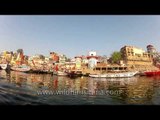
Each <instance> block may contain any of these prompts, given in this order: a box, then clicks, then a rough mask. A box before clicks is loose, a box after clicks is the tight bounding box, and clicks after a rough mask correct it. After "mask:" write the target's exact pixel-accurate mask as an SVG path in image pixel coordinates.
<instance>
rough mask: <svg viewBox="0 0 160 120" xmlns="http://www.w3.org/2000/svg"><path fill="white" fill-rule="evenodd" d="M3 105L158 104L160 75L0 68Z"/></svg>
mask: <svg viewBox="0 0 160 120" xmlns="http://www.w3.org/2000/svg"><path fill="white" fill-rule="evenodd" d="M0 104H2V105H159V104H160V77H159V76H155V77H146V76H135V77H132V78H118V79H115V78H114V79H107V78H103V79H102V78H99V79H97V78H89V77H79V78H74V79H70V78H68V77H63V76H54V75H53V76H52V75H50V74H30V73H21V72H15V71H12V72H11V74H10V75H7V74H6V72H5V71H3V70H2V71H0Z"/></svg>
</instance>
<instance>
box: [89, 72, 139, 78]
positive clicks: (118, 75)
mask: <svg viewBox="0 0 160 120" xmlns="http://www.w3.org/2000/svg"><path fill="white" fill-rule="evenodd" d="M136 74H137V72H125V73H107V74H99V75H97V74H95V75H92V74H91V75H89V76H90V77H93V78H127V77H133V76H134V75H136Z"/></svg>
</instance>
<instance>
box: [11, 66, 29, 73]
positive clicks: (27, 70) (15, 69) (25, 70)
mask: <svg viewBox="0 0 160 120" xmlns="http://www.w3.org/2000/svg"><path fill="white" fill-rule="evenodd" d="M11 70H13V71H18V72H29V71H30V70H31V68H30V67H28V66H27V67H25V68H23V67H21V66H18V67H11Z"/></svg>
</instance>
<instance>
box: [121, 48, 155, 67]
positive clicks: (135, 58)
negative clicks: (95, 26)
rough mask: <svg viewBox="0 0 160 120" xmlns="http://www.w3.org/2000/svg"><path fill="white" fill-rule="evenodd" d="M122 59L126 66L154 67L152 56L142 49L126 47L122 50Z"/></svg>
mask: <svg viewBox="0 0 160 120" xmlns="http://www.w3.org/2000/svg"><path fill="white" fill-rule="evenodd" d="M120 52H121V53H122V59H123V61H124V63H125V64H126V65H152V64H153V59H152V56H151V55H150V54H149V53H148V52H145V51H144V50H143V49H141V48H137V47H134V46H124V47H122V48H121V49H120Z"/></svg>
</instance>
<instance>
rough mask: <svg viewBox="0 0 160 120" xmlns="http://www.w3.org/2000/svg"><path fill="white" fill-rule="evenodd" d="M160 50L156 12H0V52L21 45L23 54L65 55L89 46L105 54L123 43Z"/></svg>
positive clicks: (82, 52) (82, 51)
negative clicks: (51, 53) (53, 13)
mask: <svg viewBox="0 0 160 120" xmlns="http://www.w3.org/2000/svg"><path fill="white" fill-rule="evenodd" d="M148 44H152V45H154V46H155V47H156V49H157V50H158V51H160V47H159V46H160V16H158V15H157V16H154V15H148V16H145V15H139V16H138V15H137V16H135V15H130V16H129V15H102V16H101V15H50V16H49V15H43V16H42V15H40V16H39V15H33V16H32V15H30V16H27V15H21V16H16V15H15V16H8V15H6V16H3V15H1V16H0V52H1V51H3V50H9V51H16V50H17V49H18V48H23V49H24V52H25V54H27V55H34V54H44V55H49V51H55V52H58V53H63V54H65V55H67V56H68V57H73V56H76V55H86V54H87V53H88V52H89V51H90V50H94V51H97V54H98V55H107V56H109V55H110V54H111V53H112V52H113V51H119V50H120V48H121V47H123V46H124V45H133V46H137V47H140V48H143V49H144V50H146V46H147V45H148Z"/></svg>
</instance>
